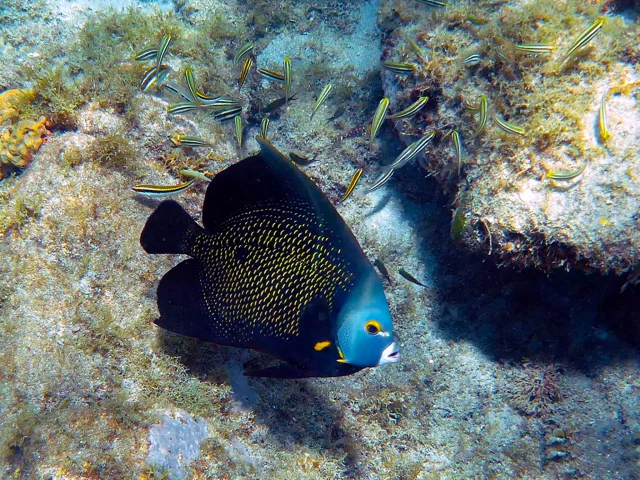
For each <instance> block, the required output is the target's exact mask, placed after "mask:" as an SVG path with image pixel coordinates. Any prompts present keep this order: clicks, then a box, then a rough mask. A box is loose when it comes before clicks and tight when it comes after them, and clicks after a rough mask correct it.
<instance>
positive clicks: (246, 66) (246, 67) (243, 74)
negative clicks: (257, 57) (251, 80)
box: [238, 57, 253, 90]
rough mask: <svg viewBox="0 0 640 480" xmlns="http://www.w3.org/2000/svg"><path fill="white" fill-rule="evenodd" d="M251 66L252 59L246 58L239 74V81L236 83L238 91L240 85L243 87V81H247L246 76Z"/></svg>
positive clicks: (240, 87)
mask: <svg viewBox="0 0 640 480" xmlns="http://www.w3.org/2000/svg"><path fill="white" fill-rule="evenodd" d="M252 65H253V57H247V59H246V60H245V61H244V65H243V66H242V71H241V72H240V80H239V82H238V90H241V89H242V85H244V81H245V80H246V79H247V75H248V74H249V70H250V69H251V66H252Z"/></svg>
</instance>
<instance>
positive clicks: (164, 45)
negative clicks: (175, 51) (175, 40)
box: [156, 34, 171, 71]
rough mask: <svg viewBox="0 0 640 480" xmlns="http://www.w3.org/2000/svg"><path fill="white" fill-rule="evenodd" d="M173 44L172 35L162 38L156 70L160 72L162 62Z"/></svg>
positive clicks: (157, 55)
mask: <svg viewBox="0 0 640 480" xmlns="http://www.w3.org/2000/svg"><path fill="white" fill-rule="evenodd" d="M170 43H171V35H168V34H165V35H163V36H162V40H160V45H158V53H157V54H156V70H158V71H160V66H161V65H162V60H164V56H165V55H166V53H167V50H168V49H169V44H170Z"/></svg>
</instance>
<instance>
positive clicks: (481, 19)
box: [467, 13, 489, 25]
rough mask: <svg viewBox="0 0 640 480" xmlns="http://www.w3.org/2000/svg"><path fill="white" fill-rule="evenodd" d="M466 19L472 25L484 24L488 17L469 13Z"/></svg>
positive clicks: (487, 21)
mask: <svg viewBox="0 0 640 480" xmlns="http://www.w3.org/2000/svg"><path fill="white" fill-rule="evenodd" d="M467 20H469V21H470V22H471V23H473V24H474V25H485V24H487V23H489V19H488V18H484V17H479V16H478V15H474V14H473V13H470V14H469V15H467Z"/></svg>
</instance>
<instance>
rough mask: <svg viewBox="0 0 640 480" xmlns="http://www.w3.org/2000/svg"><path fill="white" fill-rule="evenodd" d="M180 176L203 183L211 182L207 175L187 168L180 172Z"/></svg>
mask: <svg viewBox="0 0 640 480" xmlns="http://www.w3.org/2000/svg"><path fill="white" fill-rule="evenodd" d="M180 175H183V176H185V177H191V178H195V179H196V180H202V181H203V182H210V181H211V179H210V178H209V177H207V175H206V174H205V173H203V172H200V171H198V170H192V169H190V168H185V169H183V170H180Z"/></svg>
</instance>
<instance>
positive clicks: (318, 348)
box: [313, 340, 331, 352]
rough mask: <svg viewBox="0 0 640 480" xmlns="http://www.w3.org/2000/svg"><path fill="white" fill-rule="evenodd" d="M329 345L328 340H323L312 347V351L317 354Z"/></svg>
mask: <svg viewBox="0 0 640 480" xmlns="http://www.w3.org/2000/svg"><path fill="white" fill-rule="evenodd" d="M329 345H331V342H330V341H329V340H324V341H322V342H318V343H316V344H315V345H314V346H313V349H314V350H315V351H316V352H319V351H321V350H324V349H325V348H327V347H328V346H329Z"/></svg>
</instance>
